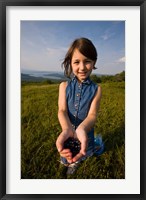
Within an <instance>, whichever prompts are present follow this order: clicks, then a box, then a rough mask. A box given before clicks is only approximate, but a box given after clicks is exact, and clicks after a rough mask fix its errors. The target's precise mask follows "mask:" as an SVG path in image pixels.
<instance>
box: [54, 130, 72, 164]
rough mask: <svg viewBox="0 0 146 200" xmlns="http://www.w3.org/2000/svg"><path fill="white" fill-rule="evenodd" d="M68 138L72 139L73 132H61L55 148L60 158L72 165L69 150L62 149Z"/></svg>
mask: <svg viewBox="0 0 146 200" xmlns="http://www.w3.org/2000/svg"><path fill="white" fill-rule="evenodd" d="M69 137H73V132H72V131H71V130H69V129H67V130H63V131H62V132H61V133H60V135H59V136H58V138H57V141H56V147H57V149H58V152H59V153H60V156H62V157H64V158H66V159H67V161H68V162H69V163H72V162H73V161H72V153H71V151H70V149H64V142H65V141H66V140H67V139H68V138H69Z"/></svg>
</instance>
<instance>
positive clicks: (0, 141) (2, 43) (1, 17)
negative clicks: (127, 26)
mask: <svg viewBox="0 0 146 200" xmlns="http://www.w3.org/2000/svg"><path fill="white" fill-rule="evenodd" d="M7 6H140V85H141V86H140V131H141V132H140V152H141V154H140V194H136V195H135V194H100V195H99V194H79V195H78V194H55V195H52V194H49V195H46V194H40V195H36V194H30V195H29V194H25V195H23V194H21V195H19V194H6V7H7ZM145 19H146V0H76V1H74V0H42V1H39V0H30V1H25V0H8V1H7V0H0V55H1V58H2V59H0V198H1V199H3V200H4V199H28V200H30V199H50V200H51V199H56V200H57V199H60V200H61V199H72V200H74V199H80V200H81V199H92V198H94V199H103V200H106V199H110V198H111V199H113V198H114V199H117V200H122V199H125V200H128V199H129V200H133V199H135V200H146V192H145V190H144V186H145V181H146V171H145V168H144V167H145V166H146V158H145V155H146V154H145V149H146V148H145V146H146V142H145V141H146V137H145V135H144V133H145V131H146V106H145V105H144V102H146V94H145V89H146V87H145V86H146V81H145V76H146V71H145V67H146V59H145V57H144V55H145V56H146V20H145ZM133 67H134V66H133ZM133 70H134V69H133ZM135 148H136V147H135ZM133 156H134V155H133Z"/></svg>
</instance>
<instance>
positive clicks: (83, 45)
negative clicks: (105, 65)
mask: <svg viewBox="0 0 146 200" xmlns="http://www.w3.org/2000/svg"><path fill="white" fill-rule="evenodd" d="M75 49H78V50H79V51H80V53H82V54H83V55H84V56H86V57H87V58H89V59H91V60H93V61H95V62H96V60H97V51H96V48H95V46H94V45H93V43H92V42H91V41H90V40H89V39H87V38H78V39H76V40H74V42H73V43H72V44H71V46H70V48H69V50H68V52H67V53H66V56H65V58H64V61H63V62H62V67H63V68H64V74H65V76H67V77H70V75H71V73H72V68H71V59H72V56H73V53H74V50H75ZM94 69H96V68H95V67H94Z"/></svg>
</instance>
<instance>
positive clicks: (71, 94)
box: [56, 38, 101, 174]
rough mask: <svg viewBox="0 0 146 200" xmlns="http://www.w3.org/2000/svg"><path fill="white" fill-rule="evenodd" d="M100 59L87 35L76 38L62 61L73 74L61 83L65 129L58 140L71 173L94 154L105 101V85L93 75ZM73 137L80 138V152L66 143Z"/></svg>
mask: <svg viewBox="0 0 146 200" xmlns="http://www.w3.org/2000/svg"><path fill="white" fill-rule="evenodd" d="M96 60H97V51H96V48H95V46H94V45H93V43H92V42H91V41H90V40H89V39H87V38H79V39H76V40H75V41H74V42H73V43H72V45H71V47H70V48H69V50H68V52H67V54H66V56H65V59H64V61H63V63H62V66H63V67H64V72H65V75H66V76H68V77H72V79H71V80H70V81H68V82H62V83H61V84H60V86H59V99H58V106H59V110H58V119H59V122H60V125H61V127H62V132H61V133H60V135H59V137H58V138H57V141H56V146H57V149H58V152H59V153H60V156H61V163H62V164H64V165H65V166H68V170H67V174H72V173H74V171H75V169H76V167H77V166H78V163H80V162H81V161H82V160H84V159H85V158H86V157H88V156H91V155H93V153H94V150H95V146H94V128H93V127H94V125H95V122H96V119H97V111H98V109H99V104H100V100H101V87H100V86H98V85H97V84H95V83H93V82H92V81H91V80H90V78H89V76H90V74H91V72H92V70H93V69H95V63H96ZM70 138H77V141H76V145H79V146H80V149H79V151H78V153H77V154H76V155H74V154H73V152H72V151H71V149H70V148H66V147H65V146H64V144H65V142H66V141H67V139H68V141H69V139H70Z"/></svg>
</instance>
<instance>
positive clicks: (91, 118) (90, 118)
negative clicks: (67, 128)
mask: <svg viewBox="0 0 146 200" xmlns="http://www.w3.org/2000/svg"><path fill="white" fill-rule="evenodd" d="M101 96H102V92H101V87H100V86H98V90H97V92H96V94H95V96H94V98H93V101H92V103H91V106H90V109H89V112H88V115H87V117H86V118H85V119H84V121H83V122H82V123H81V124H80V125H79V126H78V129H83V130H84V131H85V132H86V133H88V132H89V131H90V130H91V129H92V128H93V127H94V125H95V122H96V120H97V112H98V110H99V106H100V100H101Z"/></svg>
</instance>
